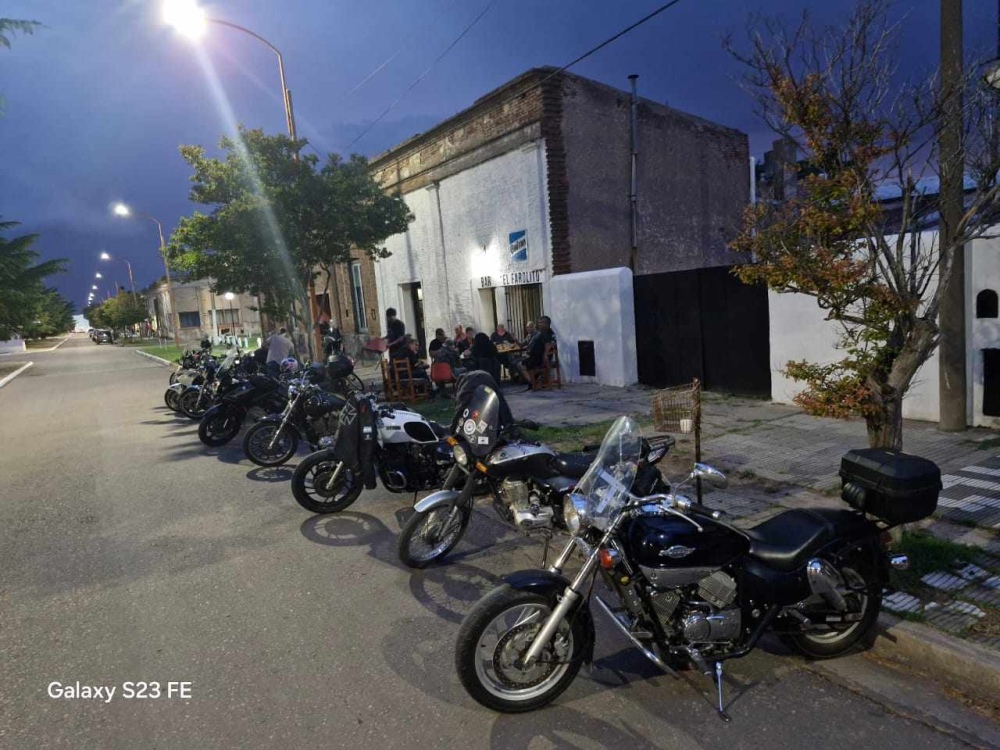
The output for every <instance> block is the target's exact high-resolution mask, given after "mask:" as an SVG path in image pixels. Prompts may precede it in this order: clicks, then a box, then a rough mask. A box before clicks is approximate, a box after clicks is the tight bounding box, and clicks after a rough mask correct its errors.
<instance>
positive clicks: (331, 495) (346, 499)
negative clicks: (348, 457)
mask: <svg viewBox="0 0 1000 750" xmlns="http://www.w3.org/2000/svg"><path fill="white" fill-rule="evenodd" d="M339 463H340V462H339V461H337V460H336V459H333V458H331V457H330V456H329V455H328V454H327V453H326V452H325V451H319V452H317V453H313V454H311V455H309V456H306V457H305V459H304V460H303V461H302V463H300V464H299V465H298V466H296V467H295V473H294V474H292V495H293V496H294V497H295V502H297V503H298V504H299V505H301V506H302V507H303V508H305V509H306V510H308V511H309V512H310V513H320V514H324V513H339V512H340V511H342V510H346V509H347V508H348V506H350V505H351V504H352V503H353V502H354V501H355V500H357V499H358V496H359V495H360V494H361V490H362V489H363V488H364V485H363V484H362V483H361V478H360V477H358V476H357V475H356V474H355V473H354V472H353V471H351V470H350V469H348V468H346V467H344V468H343V469H341V470H340V473H339V474H337V478H336V480H335V481H334V484H333V486H328V485H329V484H330V480H331V479H332V478H333V473H334V472H335V471H336V470H337V466H338V464H339Z"/></svg>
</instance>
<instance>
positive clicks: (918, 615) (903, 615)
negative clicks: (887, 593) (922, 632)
mask: <svg viewBox="0 0 1000 750" xmlns="http://www.w3.org/2000/svg"><path fill="white" fill-rule="evenodd" d="M891 614H892V615H893V616H894V617H898V618H899V619H900V620H909V621H910V622H927V618H926V617H924V613H923V612H892V613H891Z"/></svg>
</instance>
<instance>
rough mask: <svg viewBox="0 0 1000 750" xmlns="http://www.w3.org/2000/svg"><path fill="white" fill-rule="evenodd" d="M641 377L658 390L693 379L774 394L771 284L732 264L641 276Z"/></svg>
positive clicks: (708, 385) (711, 387)
mask: <svg viewBox="0 0 1000 750" xmlns="http://www.w3.org/2000/svg"><path fill="white" fill-rule="evenodd" d="M633 289H634V293H635V337H636V348H637V359H638V369H639V382H640V383H645V384H646V385H652V386H656V387H660V388H662V387H665V386H668V385H677V384H680V383H684V382H688V381H690V380H691V379H692V378H698V379H700V380H701V381H702V383H703V384H704V386H705V388H706V389H709V390H717V391H724V392H728V393H736V394H741V395H748V396H770V395H771V362H770V328H769V317H768V309H767V289H766V288H765V287H764V286H761V285H753V286H750V285H747V284H744V283H743V282H741V281H740V280H739V279H738V278H736V277H735V276H733V275H732V272H731V267H729V266H724V267H719V268H699V269H696V270H694V271H678V272H675V273H661V274H652V275H648V276H636V277H635V278H634V279H633Z"/></svg>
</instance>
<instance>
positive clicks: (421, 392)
mask: <svg viewBox="0 0 1000 750" xmlns="http://www.w3.org/2000/svg"><path fill="white" fill-rule="evenodd" d="M391 366H392V379H393V381H394V382H393V385H394V386H395V388H396V389H397V391H396V398H398V399H400V400H401V401H408V402H410V403H414V402H416V401H419V400H421V399H425V398H430V397H431V396H433V395H434V394H433V391H431V382H430V381H429V380H414V378H413V368H411V367H410V360H408V359H394V360H392V362H391Z"/></svg>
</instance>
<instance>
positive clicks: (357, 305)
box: [351, 260, 368, 333]
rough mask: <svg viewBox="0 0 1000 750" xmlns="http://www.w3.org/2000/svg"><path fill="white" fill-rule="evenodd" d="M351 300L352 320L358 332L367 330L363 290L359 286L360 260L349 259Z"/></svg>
mask: <svg viewBox="0 0 1000 750" xmlns="http://www.w3.org/2000/svg"><path fill="white" fill-rule="evenodd" d="M351 300H352V301H353V302H354V320H355V321H356V323H357V327H358V328H357V329H358V331H359V332H362V333H364V332H367V331H368V320H367V318H366V317H365V290H364V289H363V288H362V286H361V261H357V260H352V261H351Z"/></svg>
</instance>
